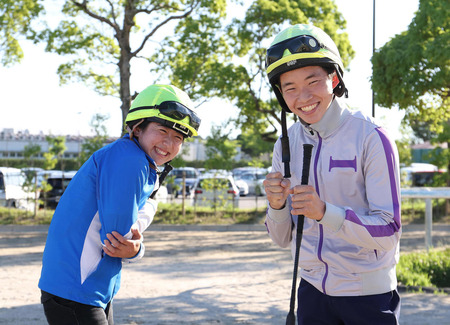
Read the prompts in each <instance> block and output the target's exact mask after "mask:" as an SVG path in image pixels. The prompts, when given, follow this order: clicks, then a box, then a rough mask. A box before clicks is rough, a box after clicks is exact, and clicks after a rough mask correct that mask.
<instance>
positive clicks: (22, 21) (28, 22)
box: [0, 0, 45, 66]
mask: <svg viewBox="0 0 450 325" xmlns="http://www.w3.org/2000/svg"><path fill="white" fill-rule="evenodd" d="M42 2H43V1H41V0H2V1H0V40H1V41H0V64H2V65H4V66H11V65H13V64H14V63H18V62H20V61H21V60H22V58H23V50H22V48H21V46H20V42H19V40H20V37H21V35H24V36H25V37H26V38H29V39H33V38H34V37H35V31H34V30H33V28H32V22H33V21H35V20H37V19H38V18H39V17H40V14H44V13H45V11H44V7H43V5H42ZM42 23H43V22H41V24H42Z"/></svg>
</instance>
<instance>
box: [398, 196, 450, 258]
mask: <svg viewBox="0 0 450 325" xmlns="http://www.w3.org/2000/svg"><path fill="white" fill-rule="evenodd" d="M401 196H402V199H423V200H425V247H426V248H427V251H428V250H429V249H430V247H432V246H433V244H432V231H433V205H432V201H431V200H433V199H450V187H411V188H402V189H401Z"/></svg>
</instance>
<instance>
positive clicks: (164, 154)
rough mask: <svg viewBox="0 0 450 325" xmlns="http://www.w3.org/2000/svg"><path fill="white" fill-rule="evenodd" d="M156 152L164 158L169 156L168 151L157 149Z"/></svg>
mask: <svg viewBox="0 0 450 325" xmlns="http://www.w3.org/2000/svg"><path fill="white" fill-rule="evenodd" d="M155 151H156V153H157V154H160V155H162V156H167V155H168V154H169V153H168V152H167V151H164V150H161V149H159V148H155Z"/></svg>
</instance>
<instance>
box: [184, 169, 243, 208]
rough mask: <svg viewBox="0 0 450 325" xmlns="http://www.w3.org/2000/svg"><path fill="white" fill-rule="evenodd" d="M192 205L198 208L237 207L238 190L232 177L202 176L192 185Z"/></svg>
mask: <svg viewBox="0 0 450 325" xmlns="http://www.w3.org/2000/svg"><path fill="white" fill-rule="evenodd" d="M193 191H194V204H195V205H200V206H215V207H217V206H225V205H227V204H230V203H231V204H233V205H234V206H235V207H237V205H238V199H239V188H238V187H237V185H236V183H235V182H234V179H233V177H232V176H225V175H212V174H208V175H204V176H201V177H200V178H199V179H198V180H197V182H196V183H195V185H194V188H193Z"/></svg>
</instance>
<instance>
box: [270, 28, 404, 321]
mask: <svg viewBox="0 0 450 325" xmlns="http://www.w3.org/2000/svg"><path fill="white" fill-rule="evenodd" d="M266 69H267V74H268V77H269V81H270V83H271V85H272V88H273V90H274V92H275V94H276V96H277V99H278V101H279V103H280V105H281V106H282V109H283V110H285V111H286V112H288V113H289V112H292V113H294V114H295V115H297V116H298V117H299V119H300V121H299V122H297V123H295V124H294V125H293V126H291V127H290V128H289V129H288V131H287V135H288V139H289V149H290V158H291V159H290V161H291V175H292V176H291V177H290V178H284V177H283V175H284V165H283V162H282V151H283V150H282V144H281V143H282V141H281V139H279V140H278V141H277V143H276V144H275V147H274V152H273V162H272V172H271V173H269V174H268V175H267V177H266V180H265V181H264V186H265V190H266V193H267V200H268V203H269V206H268V210H267V216H266V225H267V229H268V232H269V235H270V237H271V238H272V240H273V241H274V242H275V243H276V244H278V245H279V246H281V247H287V246H288V245H289V244H290V245H291V249H292V252H293V255H294V252H295V241H296V227H297V216H298V215H304V216H305V219H304V224H303V226H304V227H303V238H302V242H301V248H300V255H299V256H300V260H299V265H300V268H301V271H300V277H301V282H300V286H299V289H298V305H299V307H298V311H297V318H298V324H346V325H347V324H358V325H359V324H377V325H380V324H397V323H398V316H399V310H400V298H399V296H398V293H397V290H396V289H397V277H396V271H395V266H396V264H397V262H398V257H399V239H400V235H401V221H400V182H399V166H398V152H397V149H396V146H395V143H394V142H393V141H392V140H390V139H389V137H388V135H387V134H386V132H385V130H383V128H381V127H380V126H378V125H377V124H375V123H374V122H373V121H372V120H371V119H370V117H367V116H364V115H363V114H362V113H360V112H355V111H350V110H348V109H346V108H343V107H342V106H341V104H340V103H339V101H338V99H337V97H340V96H342V95H343V94H344V93H345V94H346V93H347V89H346V88H345V85H344V82H343V79H342V75H343V64H342V61H341V58H340V55H339V51H338V49H337V47H336V45H335V43H334V42H333V41H332V39H331V38H330V37H329V36H328V35H327V34H326V33H325V32H323V31H322V30H321V29H319V28H317V27H315V26H312V25H295V26H291V27H289V28H287V29H285V30H284V31H282V32H280V33H279V34H278V35H277V36H276V38H275V40H274V41H273V42H272V44H271V46H270V48H269V49H268V50H267V59H266ZM303 144H312V145H313V146H314V148H313V152H312V158H311V168H310V174H309V183H308V184H309V185H301V177H302V161H303V149H302V145H303ZM285 151H286V149H285Z"/></svg>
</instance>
